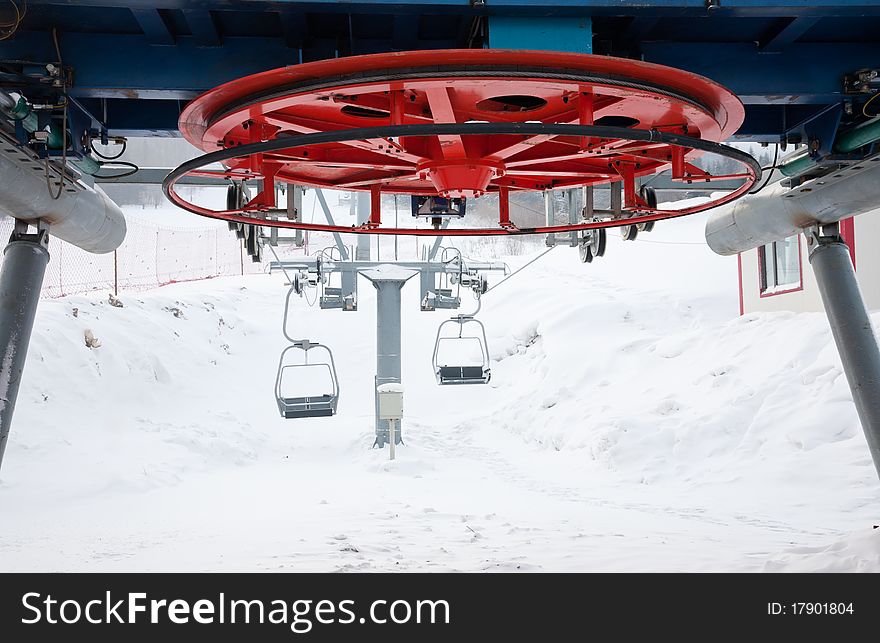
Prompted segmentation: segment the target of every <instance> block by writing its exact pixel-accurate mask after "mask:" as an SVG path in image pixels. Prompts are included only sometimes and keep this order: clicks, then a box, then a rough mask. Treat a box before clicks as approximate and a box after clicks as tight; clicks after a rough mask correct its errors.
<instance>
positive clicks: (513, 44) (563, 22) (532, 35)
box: [489, 16, 593, 54]
mask: <svg viewBox="0 0 880 643" xmlns="http://www.w3.org/2000/svg"><path fill="white" fill-rule="evenodd" d="M489 46H490V47H492V49H537V50H544V51H574V52H577V53H582V54H589V53H592V51H593V25H592V21H591V20H590V18H589V17H580V18H575V17H564V18H540V19H537V20H536V19H535V18H532V17H520V16H489Z"/></svg>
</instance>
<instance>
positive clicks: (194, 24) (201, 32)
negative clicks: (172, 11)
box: [183, 9, 221, 47]
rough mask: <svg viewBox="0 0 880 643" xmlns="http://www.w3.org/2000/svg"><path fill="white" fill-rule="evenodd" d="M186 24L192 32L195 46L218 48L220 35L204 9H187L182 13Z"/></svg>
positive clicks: (208, 13) (212, 19)
mask: <svg viewBox="0 0 880 643" xmlns="http://www.w3.org/2000/svg"><path fill="white" fill-rule="evenodd" d="M183 16H184V18H186V24H187V25H189V29H190V31H191V32H192V35H193V39H194V40H195V41H196V44H197V45H201V46H202V47H219V46H220V44H221V43H220V34H219V33H217V25H215V24H214V18H213V17H212V16H211V12H210V11H208V10H205V9H187V10H185V11H184V12H183Z"/></svg>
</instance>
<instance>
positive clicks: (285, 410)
mask: <svg viewBox="0 0 880 643" xmlns="http://www.w3.org/2000/svg"><path fill="white" fill-rule="evenodd" d="M337 399H338V398H334V397H333V396H332V395H314V396H312V397H280V398H278V410H279V411H281V415H282V416H283V417H284V418H285V419H288V420H290V419H292V418H309V417H329V416H331V415H333V414H335V413H336V400H337Z"/></svg>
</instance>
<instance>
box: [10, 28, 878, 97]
mask: <svg viewBox="0 0 880 643" xmlns="http://www.w3.org/2000/svg"><path fill="white" fill-rule="evenodd" d="M60 41H61V53H62V55H63V57H64V62H65V64H68V65H71V66H72V67H74V69H75V70H76V76H75V87H74V88H73V90H72V92H71V93H73V94H74V95H76V96H87V97H109V98H173V99H185V100H188V99H191V98H193V97H194V96H196V95H197V94H198V93H200V92H203V91H205V90H207V89H210V88H212V87H216V86H217V85H220V84H222V83H224V82H227V81H230V80H233V79H235V78H239V77H241V76H246V75H248V74H253V73H256V72H258V71H263V70H266V69H271V68H275V67H281V66H283V65H286V64H296V63H298V62H300V60H299V53H298V52H297V51H296V50H292V49H290V48H288V47H287V46H286V43H285V42H284V41H283V40H282V39H281V38H241V37H227V38H225V39H224V45H223V47H217V48H205V47H200V46H198V43H196V41H195V40H194V39H193V38H192V37H181V38H178V41H177V44H176V45H174V46H172V47H155V46H151V45H150V44H149V43H148V41H147V40H146V38H145V37H144V36H141V35H104V36H102V37H100V38H95V37H94V36H93V35H91V34H78V33H64V34H61V36H60ZM320 44H321V43H318V45H320ZM431 44H432V45H433V46H436V47H442V46H444V45H445V46H449V45H453V44H454V43H444V42H435V41H432V42H431ZM316 46H317V45H316ZM323 46H324V47H325V48H326V49H328V50H329V49H330V48H332V47H333V46H334V43H332V42H325V43H323ZM358 46H359V47H361V48H362V49H365V48H367V50H370V51H382V48H383V47H385V51H387V50H388V49H390V48H391V46H392V42H391V41H390V40H389V41H376V42H359V43H358ZM641 49H642V52H643V57H644V59H645V60H647V61H650V62H657V63H660V64H665V65H669V66H672V67H679V68H682V69H689V70H691V71H694V72H696V73H699V74H702V75H704V76H706V77H708V78H712V79H713V80H715V81H717V82H719V83H721V84H722V85H725V86H727V87H729V88H730V89H731V90H732V91H734V92H736V93H737V94H738V95H739V96H740V97H741V98H742V99H743V100H744V101H745V102H746V103H751V104H768V103H770V104H774V103H775V104H790V103H814V104H815V103H831V102H834V101H835V100H839V99H840V97H841V95H842V77H843V75H844V74H846V73H850V72H852V71H854V70H856V69H860V68H865V67H869V68H880V47H878V46H876V44H873V43H828V44H817V43H795V44H793V45H791V46H790V47H788V48H787V49H785V50H784V51H782V52H780V53H762V52H761V51H759V49H758V46H757V45H756V44H754V43H752V44H738V43H733V44H725V43H665V42H643V43H642V44H641ZM314 54H315V55H314V57H308V58H309V59H315V58H317V57H319V56H320V57H325V58H328V57H333V53H332V52H331V51H327V52H323V51H317V50H316V51H314ZM321 54H324V55H323V56H321ZM0 57H3V58H16V59H24V60H35V61H41V60H45V61H52V60H55V58H56V55H55V51H54V46H53V44H52V38H51V35H50V34H48V33H46V32H24V33H19V34H17V35H16V38H15V39H13V40H8V41H5V42H3V43H2V44H0Z"/></svg>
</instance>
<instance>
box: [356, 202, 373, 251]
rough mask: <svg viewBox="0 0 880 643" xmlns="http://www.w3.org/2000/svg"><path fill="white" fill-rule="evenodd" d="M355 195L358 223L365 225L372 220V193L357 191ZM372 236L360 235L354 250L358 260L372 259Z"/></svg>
mask: <svg viewBox="0 0 880 643" xmlns="http://www.w3.org/2000/svg"><path fill="white" fill-rule="evenodd" d="M353 196H354V197H356V198H357V223H358V225H363V224H364V223H366V222H367V221H369V220H370V193H369V192H355V193H354V195H353ZM370 237H372V235H369V234H359V235H358V239H357V248H356V249H355V251H354V258H355V259H356V260H358V261H369V260H370Z"/></svg>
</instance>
